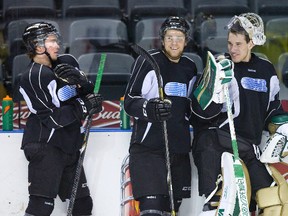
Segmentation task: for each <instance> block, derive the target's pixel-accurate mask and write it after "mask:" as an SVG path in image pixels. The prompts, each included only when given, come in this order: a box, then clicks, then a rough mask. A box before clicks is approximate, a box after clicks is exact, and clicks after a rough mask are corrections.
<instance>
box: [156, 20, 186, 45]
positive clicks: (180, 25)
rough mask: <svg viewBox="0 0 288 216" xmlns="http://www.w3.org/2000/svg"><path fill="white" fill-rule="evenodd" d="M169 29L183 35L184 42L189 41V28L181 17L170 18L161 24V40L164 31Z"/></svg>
mask: <svg viewBox="0 0 288 216" xmlns="http://www.w3.org/2000/svg"><path fill="white" fill-rule="evenodd" d="M169 29H175V30H179V31H181V32H183V33H184V34H185V37H186V40H189V39H190V26H189V24H188V22H187V21H186V20H185V19H184V18H182V17H177V16H171V17H168V18H167V19H166V20H165V21H164V22H163V23H162V25H161V28H160V32H159V35H160V37H161V39H163V38H164V35H165V33H166V31H167V30H169Z"/></svg>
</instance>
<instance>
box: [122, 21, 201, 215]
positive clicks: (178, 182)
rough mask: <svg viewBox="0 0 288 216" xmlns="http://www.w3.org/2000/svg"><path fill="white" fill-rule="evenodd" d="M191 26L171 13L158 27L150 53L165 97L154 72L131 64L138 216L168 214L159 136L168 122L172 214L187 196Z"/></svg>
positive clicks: (129, 108)
mask: <svg viewBox="0 0 288 216" xmlns="http://www.w3.org/2000/svg"><path fill="white" fill-rule="evenodd" d="M189 33H190V28H189V25H188V23H187V22H186V20H185V19H184V18H179V17H169V18H167V19H166V20H165V21H164V23H163V24H162V26H161V28H160V37H161V42H162V49H161V50H158V49H157V50H151V51H149V52H150V54H151V56H152V57H153V58H154V59H155V60H156V61H157V63H158V65H159V67H160V71H161V72H160V73H161V82H162V83H163V89H164V100H161V99H160V96H159V91H158V89H159V86H158V84H157V77H156V75H155V71H154V70H153V69H152V67H151V65H150V63H149V62H147V61H146V60H145V59H144V58H143V57H142V56H139V57H138V58H137V59H136V61H135V63H134V65H133V67H132V76H131V79H130V82H129V84H128V86H127V89H126V93H125V100H124V107H125V111H126V112H127V113H128V114H129V115H130V116H133V117H134V125H133V132H132V137H131V142H130V149H129V151H130V160H129V162H130V163H129V167H130V173H131V181H132V191H133V196H134V198H135V199H136V200H138V201H139V203H140V211H141V213H140V214H141V215H143V216H144V215H147V216H148V215H149V216H153V215H155V216H156V215H157V216H160V215H170V212H171V208H170V201H169V198H170V199H171V197H169V192H168V191H169V190H168V184H167V169H166V158H165V143H164V139H163V128H162V123H163V121H166V122H167V128H166V129H167V133H168V144H169V151H170V160H171V175H172V186H173V193H174V199H173V200H174V204H175V210H176V212H177V211H178V210H179V207H180V205H181V201H182V199H183V198H188V197H190V192H191V167H190V159H189V152H190V150H191V143H190V142H191V138H190V130H189V121H188V118H189V116H190V113H191V111H190V99H189V98H188V96H189V94H190V93H191V90H192V86H193V84H194V82H195V79H196V74H197V69H196V65H195V63H194V62H193V61H192V60H191V59H189V58H188V57H187V56H184V55H183V51H184V48H185V46H186V45H187V43H188V40H189V36H190V35H189Z"/></svg>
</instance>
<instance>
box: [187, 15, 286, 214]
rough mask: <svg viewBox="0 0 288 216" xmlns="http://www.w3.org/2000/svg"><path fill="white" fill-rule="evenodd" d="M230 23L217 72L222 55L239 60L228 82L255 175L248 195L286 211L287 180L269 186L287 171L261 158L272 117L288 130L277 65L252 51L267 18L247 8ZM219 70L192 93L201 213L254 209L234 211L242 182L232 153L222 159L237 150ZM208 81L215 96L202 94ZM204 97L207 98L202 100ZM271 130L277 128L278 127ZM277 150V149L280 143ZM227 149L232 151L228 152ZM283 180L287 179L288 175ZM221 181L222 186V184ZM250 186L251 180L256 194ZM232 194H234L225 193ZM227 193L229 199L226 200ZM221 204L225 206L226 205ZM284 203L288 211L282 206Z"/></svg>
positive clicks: (241, 144)
mask: <svg viewBox="0 0 288 216" xmlns="http://www.w3.org/2000/svg"><path fill="white" fill-rule="evenodd" d="M227 29H228V41H227V42H228V51H229V54H225V55H224V56H222V55H221V56H219V57H218V60H219V62H218V63H217V65H218V66H219V69H217V70H216V74H218V75H219V74H221V72H223V71H221V70H222V69H221V66H220V65H221V62H222V60H223V59H225V60H227V59H229V60H231V62H232V65H234V68H233V69H232V70H233V71H234V73H233V74H234V76H233V78H232V79H230V80H231V82H230V83H229V84H228V85H229V96H230V101H231V104H232V114H233V122H234V128H235V132H236V138H237V143H238V151H239V156H240V159H242V161H243V162H244V164H245V165H246V166H244V165H243V169H244V170H246V169H245V168H246V167H247V172H248V174H249V176H250V177H249V176H248V175H246V179H247V185H248V187H247V189H248V190H247V197H248V200H251V203H253V202H254V201H255V200H256V201H257V205H258V208H259V209H260V210H259V212H260V213H261V215H263V216H268V215H273V216H284V215H286V214H287V207H285V205H286V204H284V203H287V200H288V199H287V196H286V195H284V196H283V194H287V193H288V191H287V183H286V186H285V183H284V184H281V185H277V184H276V187H277V188H274V187H270V186H271V184H272V182H273V178H274V181H275V182H277V183H279V181H280V182H283V179H284V177H283V176H282V177H280V179H281V178H282V179H281V180H279V179H278V180H277V179H275V175H273V172H271V170H272V168H271V170H270V174H271V173H272V175H270V174H269V173H268V171H267V169H268V170H269V167H270V165H268V164H269V162H268V163H267V162H266V163H262V162H263V161H264V160H261V161H260V160H259V159H260V148H259V145H260V143H261V138H262V132H263V131H268V129H269V128H271V127H268V125H270V124H271V122H273V124H274V125H277V127H279V126H280V125H281V126H280V127H279V128H278V129H277V130H276V134H277V136H278V137H279V136H283V137H286V136H287V135H288V124H287V122H288V115H287V113H284V111H283V110H282V107H281V102H280V100H279V99H278V93H279V90H280V87H279V80H278V78H277V75H276V71H275V69H274V67H273V65H272V64H271V63H270V62H269V61H268V60H266V59H263V58H259V57H257V56H256V55H255V54H253V53H252V52H251V51H252V48H253V47H254V46H255V45H263V44H264V43H265V40H266V37H265V35H264V27H263V22H262V19H261V17H259V16H258V15H257V14H254V13H245V14H241V15H239V16H235V17H233V18H232V19H231V21H230V22H229V23H228V25H227ZM216 59H217V58H216ZM218 66H217V67H218ZM208 67H209V66H208ZM204 74H205V73H204ZM218 75H216V76H210V77H214V78H215V79H214V80H211V79H210V80H209V82H210V85H203V83H205V81H204V78H203V79H201V80H200V81H199V83H197V88H196V91H194V93H193V94H192V96H191V98H192V101H193V103H192V104H193V110H194V114H195V115H194V118H192V121H191V122H192V124H193V128H194V140H193V145H192V152H193V157H194V161H195V165H196V166H197V169H198V174H199V195H200V196H202V195H205V197H206V198H207V199H206V203H205V205H204V208H203V212H202V213H201V216H202V215H203V216H204V215H206V216H209V215H220V214H221V215H249V209H248V208H246V210H247V209H248V210H247V212H246V213H244V212H240V213H239V212H238V213H235V212H237V211H236V208H237V205H236V203H237V202H235V201H236V198H237V195H236V193H230V192H231V189H232V188H235V189H236V188H237V187H236V184H237V182H236V181H235V175H234V172H233V171H231V170H233V167H232V169H229V167H230V168H231V166H232V163H233V159H232V160H230V162H229V161H225V160H224V161H223V159H224V157H223V155H224V154H223V153H224V152H229V153H233V150H232V144H231V136H230V130H229V120H228V118H227V103H226V100H227V98H225V97H224V93H223V92H224V84H223V82H222V81H223V78H225V76H222V77H221V75H220V76H218ZM203 77H206V78H207V77H208V76H207V74H206V76H205V75H203ZM206 81H207V80H206ZM225 85H226V84H225ZM207 86H209V87H210V89H209V91H210V90H211V91H210V93H211V92H212V94H211V98H210V100H202V99H203V98H201V97H202V96H203V95H207V94H204V92H205V91H208V89H205V88H206V87H207ZM201 94H202V95H201ZM206 99H207V98H206ZM204 101H206V102H207V104H203V102H204ZM198 102H199V104H198ZM201 103H202V104H201ZM197 104H198V106H197ZM270 132H271V131H270ZM271 133H275V130H274V132H271ZM286 141H287V140H286ZM271 143H272V142H271ZM271 143H270V144H271ZM278 144H279V142H278ZM285 146H286V148H287V143H286V142H283V143H282V146H279V145H278V151H279V150H281V151H282V150H283V149H285ZM275 150H277V149H276V148H275ZM281 151H279V152H278V153H279V154H277V155H278V158H279V157H280V156H281ZM264 152H265V151H264ZM273 152H274V153H275V152H276V151H273ZM225 155H227V154H226V153H225ZM221 157H222V161H221ZM261 157H262V156H261ZM268 161H269V160H268ZM270 161H271V160H270ZM221 173H222V177H221V178H223V176H226V178H224V179H222V180H223V181H219V174H221ZM227 173H228V174H227ZM274 174H275V173H274ZM278 176H281V175H278ZM272 177H273V178H272ZM221 178H220V179H221ZM249 180H250V183H249ZM284 182H286V181H285V180H284ZM227 183H228V184H229V185H227ZM221 184H222V189H223V190H222V191H221V190H220V189H221ZM249 186H251V199H250V196H249V194H250V192H249ZM225 189H227V190H225ZM229 190H230V192H229ZM235 191H236V190H235ZM272 191H274V192H275V193H274V192H272ZM276 191H277V192H276ZM238 192H239V191H238ZM227 194H229V195H231V196H230V197H228V198H226V197H225V196H227ZM268 197H269V198H268ZM222 198H223V199H222ZM265 198H268V199H265ZM225 199H226V200H228V201H229V202H227V203H222V201H223V200H225ZM275 200H277V201H275ZM238 201H239V200H238ZM274 201H275V202H274ZM254 203H255V202H254ZM219 206H221V211H220V207H219ZM247 207H248V205H247ZM285 208H286V211H283V209H285ZM252 210H253V211H254V210H255V209H253V208H252V205H250V211H252ZM216 211H217V212H218V213H216ZM247 213H248V214H247Z"/></svg>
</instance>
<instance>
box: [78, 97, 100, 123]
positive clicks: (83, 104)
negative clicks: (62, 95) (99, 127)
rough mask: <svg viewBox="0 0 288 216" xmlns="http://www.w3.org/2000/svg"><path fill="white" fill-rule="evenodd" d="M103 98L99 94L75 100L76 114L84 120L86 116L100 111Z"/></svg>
mask: <svg viewBox="0 0 288 216" xmlns="http://www.w3.org/2000/svg"><path fill="white" fill-rule="evenodd" d="M102 102H103V97H102V96H101V95H100V94H88V95H86V96H85V97H79V98H76V100H75V104H76V107H77V110H78V113H80V115H81V116H82V118H83V119H84V118H85V117H86V116H87V115H93V114H95V113H99V112H101V111H102Z"/></svg>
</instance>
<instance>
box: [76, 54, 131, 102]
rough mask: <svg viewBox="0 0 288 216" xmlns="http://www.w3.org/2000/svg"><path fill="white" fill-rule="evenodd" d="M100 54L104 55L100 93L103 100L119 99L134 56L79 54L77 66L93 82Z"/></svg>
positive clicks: (127, 78) (97, 69)
mask: <svg viewBox="0 0 288 216" xmlns="http://www.w3.org/2000/svg"><path fill="white" fill-rule="evenodd" d="M101 55H106V61H105V63H104V70H103V75H102V81H101V87H100V93H101V94H102V96H103V97H104V99H105V100H119V99H120V97H121V96H123V95H124V93H125V89H126V85H127V83H128V81H129V79H130V70H131V66H132V64H133V62H134V58H133V57H132V56H131V55H129V54H125V53H88V54H83V55H81V56H80V57H79V58H78V61H79V66H80V68H81V70H83V71H84V72H85V73H86V74H87V76H88V79H89V80H91V81H92V82H95V80H96V77H97V74H98V72H99V64H100V59H101Z"/></svg>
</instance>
